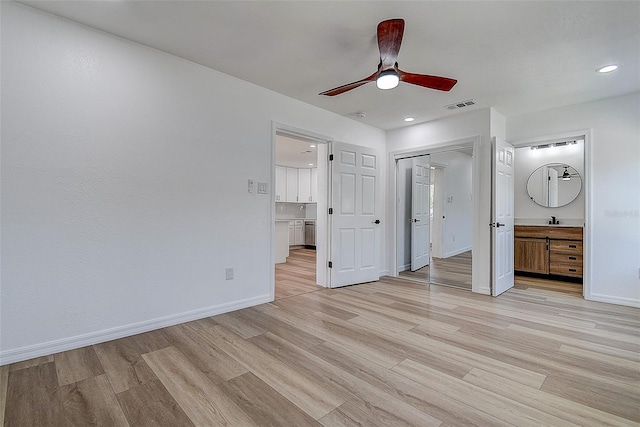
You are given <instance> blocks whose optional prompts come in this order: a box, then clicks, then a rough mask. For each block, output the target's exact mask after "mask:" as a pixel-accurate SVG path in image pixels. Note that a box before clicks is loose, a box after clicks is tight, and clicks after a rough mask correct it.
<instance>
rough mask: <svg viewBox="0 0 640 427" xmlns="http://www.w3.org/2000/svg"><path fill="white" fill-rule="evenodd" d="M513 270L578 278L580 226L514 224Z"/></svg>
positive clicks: (580, 253) (580, 260) (580, 268)
mask: <svg viewBox="0 0 640 427" xmlns="http://www.w3.org/2000/svg"><path fill="white" fill-rule="evenodd" d="M514 270H516V271H522V272H527V273H538V274H554V275H558V276H568V277H578V278H582V227H547V226H530V225H516V226H515V240H514Z"/></svg>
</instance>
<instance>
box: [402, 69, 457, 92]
mask: <svg viewBox="0 0 640 427" xmlns="http://www.w3.org/2000/svg"><path fill="white" fill-rule="evenodd" d="M396 71H397V72H398V75H399V76H400V81H402V82H405V83H411V84H414V85H418V86H423V87H428V88H429V89H436V90H442V91H445V92H448V91H450V90H451V88H452V87H453V86H455V84H456V83H458V81H457V80H454V79H449V78H447V77H438V76H428V75H426V74H413V73H405V72H404V71H401V70H398V69H396Z"/></svg>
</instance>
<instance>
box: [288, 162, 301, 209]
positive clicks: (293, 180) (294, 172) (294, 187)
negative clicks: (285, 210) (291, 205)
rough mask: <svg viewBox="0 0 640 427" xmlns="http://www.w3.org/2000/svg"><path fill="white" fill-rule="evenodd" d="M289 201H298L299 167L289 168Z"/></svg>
mask: <svg viewBox="0 0 640 427" xmlns="http://www.w3.org/2000/svg"><path fill="white" fill-rule="evenodd" d="M286 201H287V202H297V201H299V200H298V169H296V168H287V197H286Z"/></svg>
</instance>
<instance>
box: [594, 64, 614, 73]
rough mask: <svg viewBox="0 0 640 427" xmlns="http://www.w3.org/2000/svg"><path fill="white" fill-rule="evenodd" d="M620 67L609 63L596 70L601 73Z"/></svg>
mask: <svg viewBox="0 0 640 427" xmlns="http://www.w3.org/2000/svg"><path fill="white" fill-rule="evenodd" d="M617 69H618V66H617V65H607V66H604V67H601V68H598V69H597V70H596V71H597V72H599V73H610V72H612V71H615V70H617Z"/></svg>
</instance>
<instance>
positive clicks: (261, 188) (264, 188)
mask: <svg viewBox="0 0 640 427" xmlns="http://www.w3.org/2000/svg"><path fill="white" fill-rule="evenodd" d="M268 190H269V186H268V184H267V183H266V182H258V194H268V192H269V191H268Z"/></svg>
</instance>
